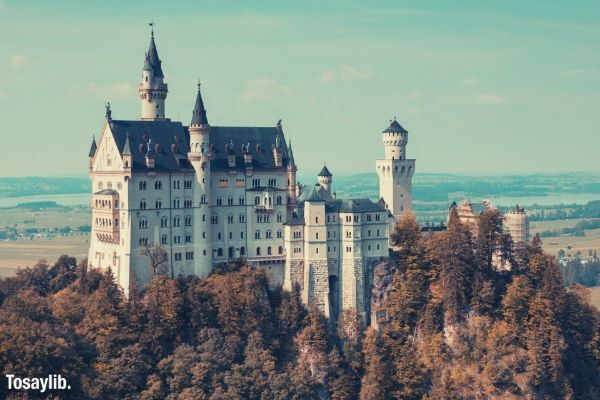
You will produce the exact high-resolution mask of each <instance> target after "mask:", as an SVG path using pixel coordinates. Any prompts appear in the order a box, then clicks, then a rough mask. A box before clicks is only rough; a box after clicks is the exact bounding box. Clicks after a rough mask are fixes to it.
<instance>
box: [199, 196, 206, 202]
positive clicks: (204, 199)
mask: <svg viewBox="0 0 600 400" xmlns="http://www.w3.org/2000/svg"><path fill="white" fill-rule="evenodd" d="M200 204H206V195H205V194H203V195H202V196H200Z"/></svg>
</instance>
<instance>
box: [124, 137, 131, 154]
mask: <svg viewBox="0 0 600 400" xmlns="http://www.w3.org/2000/svg"><path fill="white" fill-rule="evenodd" d="M123 155H124V156H130V155H131V146H130V145H129V134H127V137H126V138H125V144H124V145H123Z"/></svg>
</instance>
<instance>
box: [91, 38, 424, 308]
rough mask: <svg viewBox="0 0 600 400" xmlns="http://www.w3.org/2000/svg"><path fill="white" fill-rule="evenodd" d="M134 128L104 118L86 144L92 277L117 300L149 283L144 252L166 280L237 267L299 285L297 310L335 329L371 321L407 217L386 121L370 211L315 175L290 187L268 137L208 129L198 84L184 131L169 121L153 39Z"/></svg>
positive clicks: (403, 135)
mask: <svg viewBox="0 0 600 400" xmlns="http://www.w3.org/2000/svg"><path fill="white" fill-rule="evenodd" d="M138 91H139V96H140V100H141V116H140V118H139V119H138V120H116V119H113V118H112V113H111V109H110V105H107V109H106V122H105V124H104V127H103V129H102V131H101V133H100V136H99V139H98V143H96V141H95V140H93V141H92V145H91V149H90V152H89V173H90V178H91V181H92V192H93V196H92V233H91V239H90V249H89V255H88V263H89V265H90V267H97V268H110V269H111V270H112V272H113V273H114V275H115V279H116V280H117V281H118V282H119V284H120V285H121V286H122V287H123V290H124V292H125V294H126V295H129V294H130V293H131V292H132V290H133V289H134V288H137V287H141V286H143V285H144V284H145V283H147V282H148V281H149V280H150V279H151V278H152V275H153V274H154V273H156V271H155V270H153V269H152V268H151V266H152V265H154V264H153V262H155V261H156V260H153V259H152V258H153V255H154V254H156V252H154V251H153V250H152V249H157V248H159V249H162V251H161V254H162V256H163V257H165V259H164V260H163V261H165V264H166V265H167V266H168V270H169V271H170V274H171V276H177V275H179V274H183V275H188V274H193V275H197V276H201V277H205V276H207V275H208V274H209V273H210V272H211V271H212V268H213V265H214V264H216V263H221V262H227V261H230V260H234V259H245V260H246V261H247V262H248V263H249V264H251V265H254V266H256V267H260V268H263V269H264V270H265V271H266V274H267V277H268V279H269V282H270V284H271V285H279V286H283V287H284V288H285V289H288V290H291V289H292V288H293V287H294V286H295V285H298V286H299V287H300V290H301V295H302V299H303V301H304V302H305V303H307V304H308V303H311V304H316V305H317V306H318V307H319V308H320V309H321V310H322V311H323V313H324V314H325V315H327V316H329V317H332V318H337V317H338V316H339V315H340V314H341V313H342V312H343V311H344V310H347V309H355V310H357V311H358V312H359V313H360V314H361V315H363V316H364V317H365V318H366V316H367V314H368V301H369V299H368V297H369V294H368V293H369V276H370V273H371V269H372V268H373V265H374V264H375V263H377V262H379V261H382V260H383V259H385V257H387V255H388V239H389V230H390V226H391V225H392V224H393V223H394V221H395V218H396V217H398V216H399V215H400V214H401V213H403V212H404V211H405V210H407V209H410V208H411V202H412V196H411V192H412V189H411V187H412V176H413V174H414V169H415V160H410V159H406V145H407V138H408V132H407V131H406V130H405V129H404V128H403V127H402V126H401V125H400V124H399V123H398V121H396V120H393V121H392V122H391V123H390V125H389V127H388V128H387V129H385V130H384V131H383V132H382V140H383V144H384V150H385V151H384V158H383V159H381V160H377V162H376V170H377V174H378V177H379V188H380V198H381V200H380V201H379V202H373V201H371V200H369V199H338V198H336V196H335V193H332V183H333V176H332V174H331V172H330V171H329V170H328V169H327V167H323V169H322V171H321V173H320V174H319V176H318V177H317V182H316V184H315V185H310V186H301V185H300V184H298V183H297V182H296V173H297V166H296V163H295V161H294V154H293V152H292V146H291V141H287V140H286V137H285V134H284V131H283V127H282V124H281V121H280V122H278V123H277V124H276V125H275V126H270V127H233V126H213V125H211V124H210V123H209V121H208V116H207V112H206V109H205V106H204V102H203V99H202V95H201V91H200V85H198V89H197V93H196V99H195V105H194V108H193V111H192V118H191V122H190V124H189V126H185V125H183V124H182V123H181V122H175V121H171V120H170V119H169V118H166V112H165V102H166V98H167V94H168V86H167V84H166V83H165V77H164V74H163V70H162V66H161V60H160V59H159V57H158V52H157V48H156V43H155V39H154V32H152V34H151V38H150V45H149V48H148V51H147V52H146V56H145V62H144V67H143V69H142V76H141V82H140V84H139V89H138Z"/></svg>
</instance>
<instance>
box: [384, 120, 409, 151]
mask: <svg viewBox="0 0 600 400" xmlns="http://www.w3.org/2000/svg"><path fill="white" fill-rule="evenodd" d="M382 134H383V135H382V139H383V145H384V146H385V158H386V159H387V160H404V159H405V158H406V143H407V142H408V131H407V130H406V129H404V128H403V127H402V125H400V124H399V123H398V121H396V118H394V120H392V121H390V126H389V127H388V128H387V129H385V130H384V131H383V132H382Z"/></svg>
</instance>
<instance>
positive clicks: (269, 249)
mask: <svg viewBox="0 0 600 400" xmlns="http://www.w3.org/2000/svg"><path fill="white" fill-rule="evenodd" d="M271 254H272V251H271V246H269V247H267V255H269V256H270V255H271Z"/></svg>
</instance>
